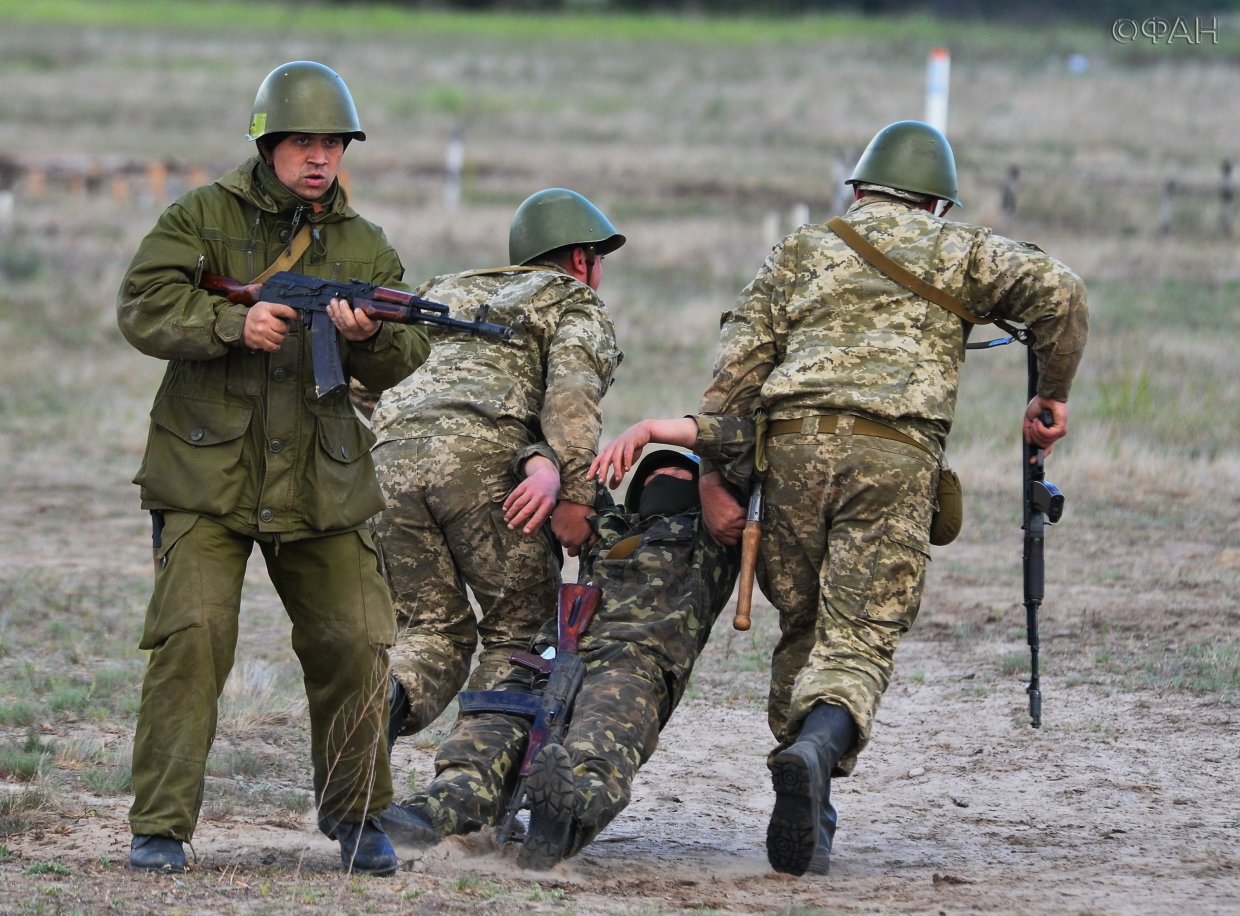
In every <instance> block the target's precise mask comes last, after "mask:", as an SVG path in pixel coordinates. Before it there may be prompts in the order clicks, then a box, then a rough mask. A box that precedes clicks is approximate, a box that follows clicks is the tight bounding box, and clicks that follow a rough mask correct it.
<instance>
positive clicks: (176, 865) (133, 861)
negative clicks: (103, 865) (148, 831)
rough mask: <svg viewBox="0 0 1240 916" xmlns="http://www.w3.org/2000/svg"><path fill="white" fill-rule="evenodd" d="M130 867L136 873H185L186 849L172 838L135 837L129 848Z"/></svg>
mask: <svg viewBox="0 0 1240 916" xmlns="http://www.w3.org/2000/svg"><path fill="white" fill-rule="evenodd" d="M129 867H130V868H131V869H133V870H134V871H157V872H163V873H165V874H173V873H179V872H183V871H185V847H184V846H183V845H182V843H181V841H180V840H175V839H173V838H172V837H170V836H150V835H139V836H135V837H134V838H133V842H132V843H131V844H130V847H129Z"/></svg>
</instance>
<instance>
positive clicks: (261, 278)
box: [250, 223, 310, 283]
mask: <svg viewBox="0 0 1240 916" xmlns="http://www.w3.org/2000/svg"><path fill="white" fill-rule="evenodd" d="M309 247H310V225H309V223H305V224H303V225H302V227H301V231H300V232H298V233H297V235H296V236H294V237H293V240H292V241H291V242H289V243H288V247H287V248H285V249H284V253H283V254H282V255H280V256H279V257H278V258H276V259H275V260H274V261H272V262H271V266H270V267H268V268H267V269H266V270H264V271H263V272H262V273H261V274H259V275H258V276H257V277H255V278H254V279H253V280H251V281H250V282H251V283H266V282H267V281H268V280H270V279H271V278H272V277H273V276H274V275H275V274H278V273H279V272H280V271H282V270H288V269H289V268H291V267H292V266H293V265H294V264H296V263H297V259H298V258H300V257H301V256H302V253H303V252H304V251H305V250H306V249H307V248H309Z"/></svg>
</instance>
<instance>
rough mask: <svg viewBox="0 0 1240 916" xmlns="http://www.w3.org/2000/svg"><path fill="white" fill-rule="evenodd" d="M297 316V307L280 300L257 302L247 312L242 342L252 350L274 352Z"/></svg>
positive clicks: (242, 329) (242, 330) (282, 341)
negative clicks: (290, 323)
mask: <svg viewBox="0 0 1240 916" xmlns="http://www.w3.org/2000/svg"><path fill="white" fill-rule="evenodd" d="M296 317H297V309H295V308H293V307H292V306H290V305H282V304H281V303H279V302H266V301H263V302H255V303H254V304H253V305H252V306H250V308H249V309H247V310H246V313H245V324H244V325H243V326H242V328H241V342H242V343H244V344H245V345H246V346H247V347H249V348H250V349H251V350H265V351H267V352H268V353H274V352H275V351H276V350H279V349H280V344H282V343H284V338H285V337H287V336H288V329H289V322H290V321H292V320H294V319H295V318H296Z"/></svg>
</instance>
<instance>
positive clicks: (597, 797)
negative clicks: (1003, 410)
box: [407, 642, 667, 856]
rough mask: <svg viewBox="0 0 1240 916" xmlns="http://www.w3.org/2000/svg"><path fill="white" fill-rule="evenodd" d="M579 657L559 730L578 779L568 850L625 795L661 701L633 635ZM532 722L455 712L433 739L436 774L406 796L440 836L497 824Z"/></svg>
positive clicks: (598, 827) (653, 737)
mask: <svg viewBox="0 0 1240 916" xmlns="http://www.w3.org/2000/svg"><path fill="white" fill-rule="evenodd" d="M586 663H587V673H586V678H585V681H584V683H583V684H582V687H581V690H580V692H579V693H578V694H577V702H576V705H575V706H574V709H573V719H572V723H571V724H570V726H569V728H568V733H567V735H566V736H565V739H564V746H565V747H566V748H567V749H568V753H569V757H570V758H571V760H572V762H573V781H574V788H575V799H574V819H573V833H572V838H571V840H570V845H569V848H568V851H567V855H569V856H571V855H575V854H576V853H577V852H578V851H580V850H581V849H582V848H583V847H584V846H586V844H588V843H589V842H590V841H591V840H593V839H594V838H595V837H596V836H598V834H599V833H600V832H601V831H602V830H603V828H604V827H606V826H607V825H608V824H610V823H611V822H612V820H614V819H615V817H616V815H618V814H619V813H620V812H621V811H623V810H624V808H625V806H627V805H628V803H629V800H630V798H631V797H632V785H633V778H634V777H635V776H636V774H637V770H638V769H639V768H640V767H641V766H642V764H644V763H645V762H646V761H647V760H649V759H650V755H651V754H653V753H654V751H655V748H656V747H657V746H658V742H659V714H660V709H661V708H663V707H664V706H665V704H666V703H667V687H666V682H665V679H664V677H663V672H662V671H661V670H660V668H659V667H658V665H657V664H655V662H654V660H653V659H651V658H650V657H649V656H648V655H647V654H646V653H644V652H642V651H641V650H640V649H639V648H638V647H637V646H635V645H633V644H631V643H618V642H613V643H611V644H610V645H609V646H607V647H606V648H603V649H601V650H600V652H599V653H598V654H597V655H595V656H594V657H591V658H588V659H586ZM522 680H524V681H525V684H524V685H522V684H521V683H520V681H522ZM501 686H502V687H503V688H505V689H508V688H512V689H525V690H528V689H529V682H528V679H527V678H523V677H522V676H521V675H516V676H514V677H513V678H512V679H510V680H509V681H507V682H505V683H504V684H503V685H501ZM529 727H530V723H529V721H528V720H526V719H523V718H520V717H518V716H510V715H504V714H500V713H481V714H476V715H469V716H462V717H461V718H460V719H459V720H458V721H457V723H456V725H455V726H454V727H453V729H452V732H451V733H450V734H449V735H448V737H447V738H445V739H444V741H443V743H442V744H441V745H440V746H439V752H438V754H436V756H435V773H436V775H435V779H434V780H433V781H432V782H431V783H430V784H429V785H428V786H427V787H426V789H425V791H423V792H421V793H419V794H417V795H415V796H414V797H413V798H411V799H409V800H408V802H407V804H411V805H414V806H416V807H419V808H422V809H423V810H424V811H425V812H426V814H427V816H428V817H429V819H430V821H431V823H432V824H434V826H435V827H436V829H438V830H439V832H440V835H441V836H447V835H450V834H458V833H470V832H472V831H475V830H478V829H480V828H481V827H484V826H488V825H494V824H497V823H498V822H499V820H500V818H501V817H502V816H503V814H504V810H505V808H506V806H507V804H508V799H509V797H510V796H511V794H512V792H513V791H514V789H515V787H516V780H517V772H518V770H519V768H520V765H521V759H522V756H523V755H524V752H525V745H526V737H527V735H528V733H529Z"/></svg>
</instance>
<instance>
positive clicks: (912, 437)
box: [699, 121, 1087, 875]
mask: <svg viewBox="0 0 1240 916" xmlns="http://www.w3.org/2000/svg"><path fill="white" fill-rule="evenodd" d="M848 183H849V184H851V185H852V186H853V188H854V193H855V199H856V200H855V203H854V204H853V205H852V206H851V207H850V208H849V210H848V213H847V214H846V215H845V217H844V221H845V222H846V223H847V224H849V225H850V226H851V227H852V228H853V229H854V230H856V231H857V232H859V233H860V234H861V235H863V236H864V237H866V238H867V239H868V240H869V242H870V243H871V244H872V245H874V246H876V247H877V248H878V249H880V250H881V251H882V252H884V253H885V254H886V255H887V256H888V257H890V258H891V259H893V260H894V261H896V262H897V263H898V264H900V265H903V266H904V267H905V268H907V269H908V270H910V271H912V272H913V273H914V274H916V275H917V276H919V277H920V278H922V279H923V280H924V281H926V282H927V283H929V284H931V285H933V286H935V287H938V288H939V289H940V290H942V291H945V292H947V293H949V294H950V295H951V296H953V297H955V298H956V299H957V300H958V301H959V302H961V303H962V304H963V306H964V308H965V309H967V310H968V311H969V312H970V313H971V314H973V315H975V316H977V317H978V318H979V319H981V320H986V319H988V318H996V317H998V318H1004V319H1010V320H1012V321H1015V322H1020V323H1023V324H1025V325H1026V326H1027V327H1028V328H1029V329H1030V331H1031V333H1032V336H1033V340H1034V349H1035V352H1036V355H1037V362H1038V366H1039V371H1040V385H1039V388H1038V392H1037V395H1036V396H1035V397H1034V398H1033V399H1032V400H1031V401H1030V403H1029V405H1028V407H1027V408H1026V410H1025V413H1024V435H1025V438H1026V440H1027V441H1030V442H1032V443H1034V444H1036V445H1038V446H1040V447H1043V448H1045V449H1046V450H1047V453H1049V451H1050V448H1051V446H1052V445H1053V444H1054V442H1055V441H1056V440H1058V439H1059V438H1060V437H1062V436H1063V435H1064V434H1065V433H1066V432H1067V420H1068V405H1067V400H1068V391H1069V387H1070V386H1071V383H1072V379H1073V376H1074V374H1075V372H1076V369H1077V365H1078V363H1079V361H1080V359H1081V353H1082V350H1083V348H1084V345H1085V337H1086V331H1087V307H1086V300H1085V289H1084V286H1083V285H1082V283H1081V281H1080V279H1079V278H1078V277H1077V276H1076V275H1075V274H1074V273H1072V271H1070V270H1069V269H1068V268H1067V267H1065V266H1064V265H1063V264H1061V263H1060V262H1059V261H1057V260H1055V259H1054V258H1051V257H1049V256H1048V255H1046V254H1044V253H1042V252H1041V251H1040V250H1039V249H1037V248H1035V247H1034V246H1032V245H1028V244H1025V243H1021V242H1014V241H1010V240H1009V239H1005V238H1002V237H1000V236H998V235H996V234H994V233H993V232H991V231H990V230H988V229H985V228H981V227H977V226H971V225H967V224H964V223H957V222H948V221H947V220H945V219H944V218H943V216H944V214H945V213H946V212H947V210H948V209H950V207H951V205H952V204H959V200H958V197H957V193H958V192H957V187H956V167H955V161H954V158H953V155H952V151H951V148H950V146H949V145H948V143H947V140H946V138H944V137H943V135H942V134H940V133H939V132H938V131H936V130H935V129H933V128H932V127H930V126H929V125H926V124H922V123H920V122H915V121H905V122H897V123H895V124H891V125H889V126H888V127H886V128H884V129H883V130H882V131H880V132H879V133H878V134H877V135H876V136H875V137H874V139H873V140H872V141H871V143H870V145H869V146H868V147H867V149H866V150H865V152H864V153H863V154H862V156H861V159H860V160H859V161H858V163H857V167H856V169H855V170H854V172H853V174H852V177H851V178H849V180H848ZM962 331H963V322H962V320H961V318H959V317H957V316H956V315H954V314H952V313H951V312H950V311H948V310H947V309H946V308H945V307H942V306H940V305H938V304H936V303H934V302H931V301H929V300H928V299H924V298H921V297H919V296H918V295H915V294H913V293H911V292H909V291H908V290H907V289H906V288H905V287H903V286H901V285H898V284H897V283H896V282H895V281H893V280H891V279H888V277H887V276H886V275H885V274H884V273H882V272H880V271H879V270H877V269H876V268H875V267H872V266H870V264H869V263H867V261H866V260H863V259H862V257H861V256H859V255H858V254H857V253H856V252H855V251H854V250H853V249H852V248H850V247H849V246H848V245H847V244H846V243H845V242H844V241H843V239H842V238H841V237H840V236H839V235H837V234H836V233H835V232H833V231H832V230H830V229H829V228H828V227H827V226H825V225H808V226H803V227H801V228H800V229H797V230H796V231H795V232H793V233H792V234H791V235H789V236H788V237H787V238H785V239H784V240H783V241H782V242H780V243H779V244H778V245H777V246H776V247H775V249H774V250H773V251H772V253H771V254H770V256H769V257H768V258H767V260H766V263H765V264H764V265H763V267H762V269H761V271H760V272H759V273H758V275H757V276H756V277H755V278H754V280H753V282H751V283H750V284H749V286H748V287H746V289H745V290H744V291H743V292H742V293H741V295H740V297H739V300H738V302H737V304H736V306H735V307H734V308H733V309H732V310H731V311H728V312H725V313H724V315H723V319H722V331H721V337H720V344H719V351H718V355H717V359H716V362H715V370H714V379H713V381H712V383H711V385H710V386H709V388H708V390H707V391H706V393H705V394H704V396H703V398H702V401H701V406H700V418H699V422H700V424H701V425H702V427H703V429H706V428H708V427H709V426H710V425H711V424H712V423H713V422H717V420H718V418H752V417H755V416H757V415H759V414H757V413H756V412H757V411H759V408H761V409H762V410H763V411H765V414H766V416H767V418H768V420H769V426H768V432H767V435H766V436H765V437H764V444H765V452H766V463H767V464H768V465H769V469H768V470H767V472H766V474H765V489H766V516H765V522H764V525H763V531H762V548H761V555H762V561H761V563H760V566H759V569H758V581H759V583H760V584H761V586H762V590H763V592H764V593H765V594H766V595H767V596H768V597H769V598H770V599H771V601H772V603H773V604H774V605H775V606H776V607H777V608H778V609H779V613H780V629H781V633H782V636H781V639H780V641H779V644H778V645H777V646H776V648H775V652H774V658H773V661H772V671H771V690H770V700H769V707H768V715H769V721H770V725H771V729H772V731H773V732H774V734H775V736H776V738H777V740H778V745H777V747H776V748H775V749H774V750H773V751H772V753H771V755H770V758H769V761H768V763H769V766H770V769H771V773H772V780H773V783H774V788H775V793H776V798H775V807H774V810H773V812H772V815H771V821H770V825H769V827H768V830H767V854H768V858H769V859H770V862H771V865H772V867H773V868H775V869H776V870H777V871H780V872H786V873H789V874H794V875H800V874H804V873H805V872H806V871H810V872H812V873H816V874H825V873H826V871H827V869H828V866H829V855H830V848H831V839H832V837H833V835H834V832H835V809H834V807H833V806H832V805H831V802H830V778H831V776H833V775H835V776H844V775H848V774H849V773H850V772H852V770H853V767H854V766H855V764H856V760H857V755H858V754H859V753H860V752H861V751H862V749H863V748H864V747H865V745H866V743H867V742H868V741H869V739H870V733H871V729H872V728H873V725H874V716H875V712H876V710H877V708H878V704H879V700H880V698H881V697H882V695H883V691H884V690H885V689H886V687H887V684H888V682H889V680H890V678H891V674H892V666H893V659H894V654H895V650H896V645H897V643H898V641H899V639H900V636H901V634H903V633H904V632H906V631H907V630H908V629H909V627H910V626H911V625H912V624H913V621H914V619H915V617H916V616H917V610H918V606H919V604H920V601H921V594H922V585H923V582H924V578H925V569H926V561H927V559H928V552H929V546H928V531H929V527H930V521H931V516H932V514H933V512H934V509H935V505H934V502H935V488H936V482H937V475H938V473H939V467H940V462H941V460H942V455H943V449H944V446H945V444H946V441H947V435H948V432H949V431H950V429H951V424H952V417H953V414H954V411H955V404H956V390H957V384H958V377H959V372H960V365H961V362H962V361H963V359H964V343H965V334H964V333H963V332H962ZM1043 410H1049V411H1050V413H1051V416H1052V424H1051V425H1050V426H1049V427H1047V426H1043V425H1042V424H1041V422H1038V421H1037V420H1036V418H1037V417H1038V416H1039V414H1040V413H1041V412H1042V411H1043ZM721 472H722V473H723V474H727V475H729V476H731V477H732V478H733V479H734V481H735V482H736V483H740V482H741V480H740V475H739V474H737V473H736V472H735V471H733V470H730V469H728V468H726V467H723V468H712V469H707V468H704V469H703V475H702V503H703V506H702V508H703V514H704V517H705V518H706V521H707V525H708V526H709V528H710V530H711V532H712V534H713V535H714V536H715V537H716V538H717V539H719V540H720V541H721V542H724V543H733V542H735V540H736V539H737V538H738V537H739V534H740V532H741V530H742V528H743V525H744V510H743V508H742V507H741V505H740V504H739V503H738V502H737V501H736V500H734V499H732V498H730V497H729V496H728V495H727V493H726V492H725V491H723V490H722V489H720V483H721V482H722V480H723V477H722V476H721Z"/></svg>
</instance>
